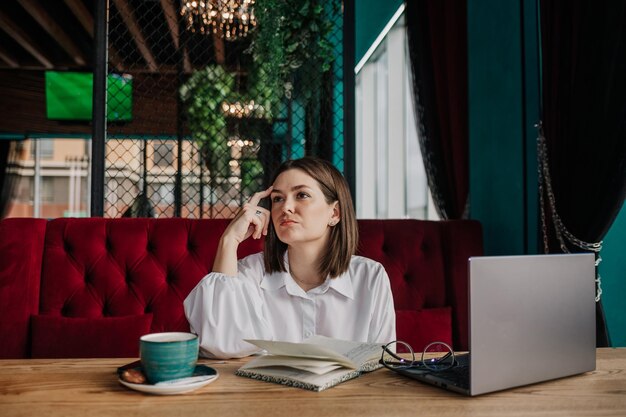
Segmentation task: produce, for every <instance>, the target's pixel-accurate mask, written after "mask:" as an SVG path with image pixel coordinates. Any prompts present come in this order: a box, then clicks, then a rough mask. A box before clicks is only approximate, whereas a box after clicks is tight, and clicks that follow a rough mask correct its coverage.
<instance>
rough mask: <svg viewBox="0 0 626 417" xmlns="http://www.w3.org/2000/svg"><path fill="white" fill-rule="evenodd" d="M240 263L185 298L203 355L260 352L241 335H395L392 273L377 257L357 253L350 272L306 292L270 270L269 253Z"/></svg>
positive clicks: (293, 338)
mask: <svg viewBox="0 0 626 417" xmlns="http://www.w3.org/2000/svg"><path fill="white" fill-rule="evenodd" d="M285 264H286V265H287V269H288V265H289V264H288V262H285ZM238 271H239V273H238V275H237V276H236V277H230V276H226V275H224V274H221V273H218V272H211V273H210V274H208V275H207V276H205V277H204V278H203V279H202V280H201V281H200V282H199V283H198V285H197V286H196V287H195V288H194V289H193V290H192V291H191V293H189V295H188V296H187V298H186V299H185V302H184V307H185V315H186V316H187V320H188V321H189V324H190V327H191V331H192V332H194V333H196V334H197V335H198V337H199V341H200V354H201V355H203V356H207V357H213V358H233V357H243V356H247V355H250V354H253V353H255V352H258V350H259V349H258V348H257V347H256V346H253V345H251V344H250V343H247V342H245V341H244V340H243V339H267V340H280V341H287V342H301V341H302V340H304V339H307V338H309V337H311V336H313V335H322V336H327V337H333V338H337V339H344V340H354V341H359V342H375V343H381V344H385V343H387V342H390V341H392V340H395V338H396V323H395V320H396V319H395V311H394V306H393V298H392V295H391V286H390V284H389V277H388V276H387V272H386V271H385V269H384V268H383V266H382V265H381V264H380V263H378V262H375V261H373V260H371V259H368V258H364V257H361V256H353V257H352V259H351V261H350V267H349V268H348V271H347V272H345V273H344V274H342V275H340V276H338V277H337V278H334V279H331V278H327V279H326V281H325V282H324V283H323V284H322V285H320V286H319V287H316V288H313V289H311V290H309V291H308V292H305V291H304V290H303V289H302V288H300V286H299V285H298V284H297V283H296V281H295V280H294V279H293V278H292V277H291V275H290V274H289V272H277V273H273V274H267V273H266V272H265V267H264V265H263V253H257V254H254V255H250V256H248V257H246V258H243V259H241V260H240V261H239V262H238Z"/></svg>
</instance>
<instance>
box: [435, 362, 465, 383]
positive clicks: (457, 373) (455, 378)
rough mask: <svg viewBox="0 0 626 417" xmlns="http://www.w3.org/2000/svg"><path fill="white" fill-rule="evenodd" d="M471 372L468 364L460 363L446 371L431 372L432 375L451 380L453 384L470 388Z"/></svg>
mask: <svg viewBox="0 0 626 417" xmlns="http://www.w3.org/2000/svg"><path fill="white" fill-rule="evenodd" d="M469 374H470V368H469V366H468V365H458V366H455V367H454V368H450V369H446V370H445V371H439V372H431V373H430V375H433V376H436V377H438V378H443V379H446V380H448V381H450V383H451V384H452V385H456V386H457V387H460V388H465V389H469V377H470V375H469Z"/></svg>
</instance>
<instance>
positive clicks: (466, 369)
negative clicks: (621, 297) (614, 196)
mask: <svg viewBox="0 0 626 417" xmlns="http://www.w3.org/2000/svg"><path fill="white" fill-rule="evenodd" d="M594 280H595V257H594V255H593V254H591V253H586V254H563V255H527V256H491V257H473V258H470V259H469V354H467V355H458V356H457V363H458V364H457V365H456V366H454V367H452V368H450V369H448V370H446V371H440V372H434V371H433V372H424V371H423V370H419V369H416V368H410V369H403V370H398V371H397V372H399V373H401V374H403V375H406V376H409V377H411V378H414V379H418V380H420V381H423V382H427V383H430V384H434V385H437V386H440V387H444V388H446V389H449V390H452V391H456V392H460V393H463V394H466V395H479V394H485V393H488V392H493V391H500V390H504V389H507V388H512V387H518V386H522V385H527V384H533V383H536V382H541V381H546V380H550V379H556V378H562V377H566V376H570V375H576V374H580V373H583V372H588V371H592V370H594V369H595V368H596V321H595V318H596V310H595V281H594Z"/></svg>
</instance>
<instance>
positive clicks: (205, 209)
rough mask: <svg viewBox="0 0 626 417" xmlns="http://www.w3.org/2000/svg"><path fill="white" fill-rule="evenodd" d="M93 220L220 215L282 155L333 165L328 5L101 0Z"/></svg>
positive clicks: (333, 42) (338, 133)
mask: <svg viewBox="0 0 626 417" xmlns="http://www.w3.org/2000/svg"><path fill="white" fill-rule="evenodd" d="M110 6H111V7H110V11H109V51H108V52H109V77H108V87H107V89H108V92H107V100H108V102H107V105H108V111H107V119H108V120H107V131H108V139H107V145H106V161H105V216H108V217H120V216H150V217H151V216H156V217H174V216H182V217H192V218H201V217H204V218H206V217H210V218H216V217H226V218H228V217H232V216H233V215H234V213H235V212H236V210H237V208H238V207H239V206H240V205H241V204H242V203H243V202H245V201H246V200H247V199H248V198H249V196H250V195H251V194H252V193H254V192H255V191H257V190H259V189H261V188H262V187H264V186H267V185H268V183H269V181H270V176H271V175H272V172H273V171H274V169H275V168H276V167H277V166H278V165H279V164H280V163H281V162H282V161H284V160H286V159H291V158H298V157H302V156H304V155H316V156H319V157H322V158H324V159H327V160H330V161H332V162H333V163H334V164H335V165H336V166H337V167H338V168H339V169H340V170H343V163H344V132H343V79H342V74H343V59H342V54H343V42H342V27H343V15H342V9H341V1H339V0H328V1H324V0H317V1H304V0H288V1H285V0H257V1H256V3H255V2H254V0H212V1H208V2H203V1H189V2H188V1H186V0H183V1H182V2H179V1H177V0H111V5H110Z"/></svg>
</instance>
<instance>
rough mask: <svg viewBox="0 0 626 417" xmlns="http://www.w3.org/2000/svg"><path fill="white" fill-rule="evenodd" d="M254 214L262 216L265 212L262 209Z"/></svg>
mask: <svg viewBox="0 0 626 417" xmlns="http://www.w3.org/2000/svg"><path fill="white" fill-rule="evenodd" d="M254 214H256V215H257V216H259V217H261V214H263V213H262V212H261V210H257V211H256V213H254Z"/></svg>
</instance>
